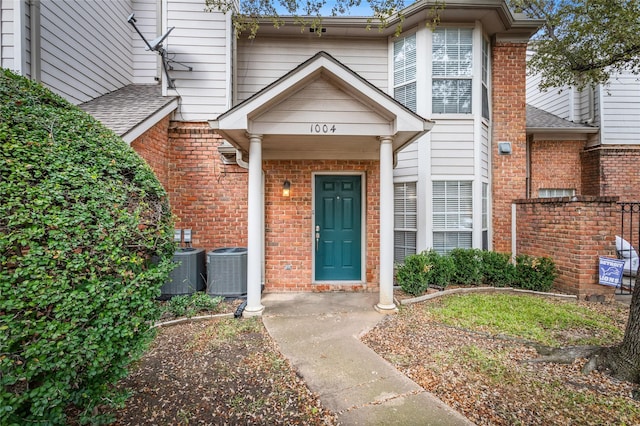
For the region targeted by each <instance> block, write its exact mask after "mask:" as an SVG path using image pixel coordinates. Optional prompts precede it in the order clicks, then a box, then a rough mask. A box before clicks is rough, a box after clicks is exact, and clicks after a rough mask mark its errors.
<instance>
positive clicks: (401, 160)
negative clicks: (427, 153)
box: [393, 142, 418, 178]
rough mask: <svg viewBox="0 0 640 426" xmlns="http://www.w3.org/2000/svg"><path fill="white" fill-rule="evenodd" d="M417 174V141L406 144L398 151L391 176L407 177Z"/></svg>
mask: <svg viewBox="0 0 640 426" xmlns="http://www.w3.org/2000/svg"><path fill="white" fill-rule="evenodd" d="M417 175H418V142H414V143H412V144H410V145H408V146H406V147H405V148H404V149H403V150H402V151H400V152H398V161H397V164H396V167H395V168H394V169H393V177H395V178H398V177H407V176H417Z"/></svg>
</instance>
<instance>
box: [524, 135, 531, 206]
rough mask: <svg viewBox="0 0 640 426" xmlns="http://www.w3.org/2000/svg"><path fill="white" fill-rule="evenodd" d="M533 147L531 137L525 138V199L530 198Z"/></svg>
mask: <svg viewBox="0 0 640 426" xmlns="http://www.w3.org/2000/svg"><path fill="white" fill-rule="evenodd" d="M532 146H533V135H529V136H527V152H526V153H525V156H526V160H525V162H526V170H525V188H526V189H525V190H526V197H527V198H531V147H532Z"/></svg>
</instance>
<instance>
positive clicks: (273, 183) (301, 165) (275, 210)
mask: <svg viewBox="0 0 640 426" xmlns="http://www.w3.org/2000/svg"><path fill="white" fill-rule="evenodd" d="M378 164H379V163H378V162H377V161H336V160H325V161H265V163H264V171H265V206H266V208H265V210H266V218H265V228H266V232H265V257H266V271H265V290H266V291H327V290H348V291H361V290H372V289H373V290H377V289H378V288H379V253H380V248H379V246H380V243H379V242H380V237H379V234H380V232H379V229H380V209H379V202H378V197H379V193H380V183H379V165H378ZM316 171H323V172H327V171H331V172H335V173H336V174H339V173H340V172H355V171H357V172H365V177H364V178H363V184H364V185H365V190H366V194H367V197H366V201H364V200H363V203H364V205H363V208H366V219H365V220H366V230H365V232H366V235H367V239H366V241H367V247H366V261H365V262H366V264H365V265H363V266H364V267H365V268H366V279H367V283H366V284H365V285H350V284H349V285H342V286H335V285H331V286H329V285H324V284H323V285H312V284H311V282H312V280H313V260H312V253H313V235H312V233H313V226H314V224H313V223H312V215H311V213H312V211H311V208H312V187H313V175H312V173H313V172H316ZM285 180H289V181H290V182H291V196H290V197H283V196H282V183H283V182H284V181H285ZM363 249H365V248H364V247H363ZM289 266H290V269H289Z"/></svg>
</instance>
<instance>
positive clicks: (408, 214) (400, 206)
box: [393, 182, 418, 263]
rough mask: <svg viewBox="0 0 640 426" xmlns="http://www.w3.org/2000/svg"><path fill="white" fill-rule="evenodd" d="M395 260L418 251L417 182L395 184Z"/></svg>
mask: <svg viewBox="0 0 640 426" xmlns="http://www.w3.org/2000/svg"><path fill="white" fill-rule="evenodd" d="M393 208H394V250H393V251H394V261H395V262H396V263H402V262H404V258H405V257H407V256H409V255H412V254H415V253H416V235H417V233H418V197H417V192H416V183H415V182H403V183H396V184H394V195H393Z"/></svg>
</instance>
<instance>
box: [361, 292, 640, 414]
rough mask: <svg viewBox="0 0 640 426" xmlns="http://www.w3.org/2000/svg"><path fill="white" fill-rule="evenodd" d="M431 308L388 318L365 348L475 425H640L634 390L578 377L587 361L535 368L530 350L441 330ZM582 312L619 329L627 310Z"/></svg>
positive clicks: (606, 307)
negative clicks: (614, 322) (602, 315)
mask: <svg viewBox="0 0 640 426" xmlns="http://www.w3.org/2000/svg"><path fill="white" fill-rule="evenodd" d="M428 303H439V302H438V300H437V299H435V300H433V301H430V302H423V303H419V304H415V305H410V306H408V307H406V308H404V309H402V310H401V312H400V313H399V314H398V315H395V316H389V317H386V318H385V319H384V320H383V321H382V322H381V323H380V324H379V325H378V326H377V327H376V328H375V329H374V330H372V331H371V332H369V333H368V334H367V335H366V336H364V338H363V341H364V342H365V343H366V344H367V345H369V346H370V347H371V348H372V349H373V350H375V351H376V352H377V353H378V354H380V355H381V356H383V357H385V358H386V359H387V360H388V361H390V362H391V363H392V364H393V365H395V366H396V368H398V369H399V370H400V371H402V372H403V373H404V374H406V375H407V376H408V377H410V378H411V379H412V380H414V381H415V382H416V383H418V384H419V385H420V386H422V387H423V388H424V389H426V390H427V391H429V392H431V393H433V394H435V395H436V396H437V397H439V398H440V399H441V400H442V401H444V402H445V403H446V404H448V405H449V406H451V407H453V408H454V409H456V410H458V411H459V412H460V413H462V414H464V415H465V416H467V418H469V419H470V420H471V421H473V422H475V423H476V424H478V425H514V424H520V425H569V424H574V425H638V424H640V403H639V402H638V401H635V400H633V399H632V393H633V392H634V389H636V387H635V386H634V385H632V384H630V383H627V382H619V381H616V380H612V379H611V378H609V377H608V376H606V375H604V374H601V373H592V374H589V375H583V374H582V373H581V372H580V371H581V368H582V366H583V364H584V360H578V361H576V362H574V363H573V364H568V365H566V364H565V365H562V364H552V363H532V362H530V360H532V359H533V358H537V357H538V354H537V352H536V351H535V349H533V348H532V347H531V346H529V345H527V344H523V343H522V342H519V341H517V340H514V339H505V338H501V337H498V336H492V335H491V334H488V333H486V332H478V331H471V330H461V329H458V328H453V327H448V326H444V325H442V324H438V323H437V322H435V321H434V320H433V318H432V317H431V316H430V315H429V313H428V312H427V311H426V310H425V309H424V307H425V306H426V305H427V304H428ZM558 303H566V302H558ZM573 303H575V302H573ZM579 303H583V302H579ZM585 305H586V303H585ZM587 306H589V307H590V308H591V309H594V310H598V311H600V312H602V313H605V314H607V315H608V316H610V317H615V318H616V319H617V324H618V325H619V326H620V327H621V328H622V329H624V325H625V323H626V318H627V316H628V309H620V307H619V306H618V305H614V304H589V305H587ZM612 343H615V342H612Z"/></svg>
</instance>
